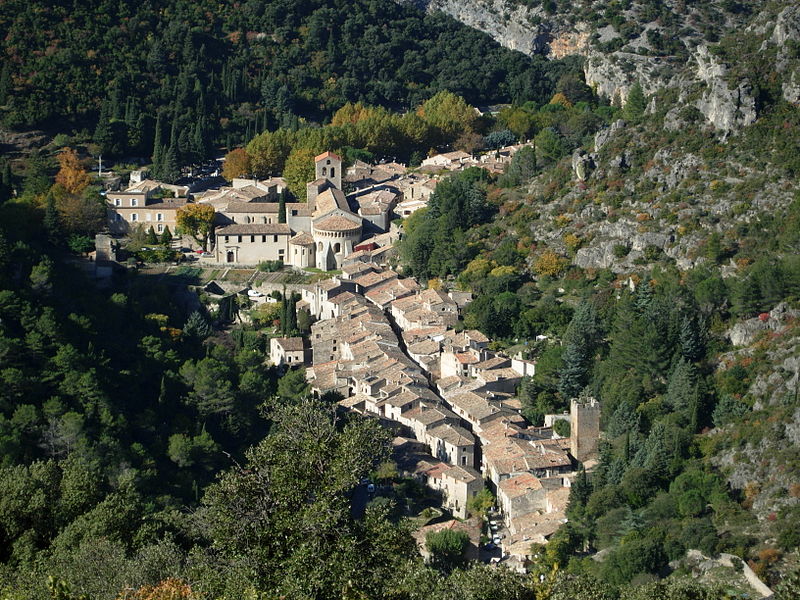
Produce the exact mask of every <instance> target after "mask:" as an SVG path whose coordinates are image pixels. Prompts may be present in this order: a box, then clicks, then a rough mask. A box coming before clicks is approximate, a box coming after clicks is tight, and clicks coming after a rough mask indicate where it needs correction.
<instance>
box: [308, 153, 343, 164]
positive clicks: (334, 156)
mask: <svg viewBox="0 0 800 600" xmlns="http://www.w3.org/2000/svg"><path fill="white" fill-rule="evenodd" d="M325 158H333V159H336V160H338V161H341V160H342V159H341V158H339V156H338V155H337V154H334V153H333V152H323V153H322V154H319V155H317V156H315V157H314V162H319V161H321V160H323V159H325Z"/></svg>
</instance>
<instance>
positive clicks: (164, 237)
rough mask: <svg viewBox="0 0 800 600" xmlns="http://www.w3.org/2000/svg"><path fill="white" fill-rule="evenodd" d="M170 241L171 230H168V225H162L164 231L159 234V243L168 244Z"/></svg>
mask: <svg viewBox="0 0 800 600" xmlns="http://www.w3.org/2000/svg"><path fill="white" fill-rule="evenodd" d="M171 243H172V232H171V231H170V230H169V225H167V226H166V227H164V232H163V233H162V234H161V244H162V245H164V246H169V245H170V244H171Z"/></svg>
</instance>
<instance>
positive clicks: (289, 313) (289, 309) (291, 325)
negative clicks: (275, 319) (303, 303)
mask: <svg viewBox="0 0 800 600" xmlns="http://www.w3.org/2000/svg"><path fill="white" fill-rule="evenodd" d="M296 331H297V300H296V299H295V297H294V294H289V298H287V300H286V328H285V330H284V335H286V336H289V335H292V334H293V333H295V332H296Z"/></svg>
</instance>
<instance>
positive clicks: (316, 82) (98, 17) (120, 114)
mask: <svg viewBox="0 0 800 600" xmlns="http://www.w3.org/2000/svg"><path fill="white" fill-rule="evenodd" d="M0 39H2V40H3V41H2V49H3V53H4V56H5V59H4V61H3V66H2V73H0V107H2V109H0V120H2V123H3V124H4V125H5V126H6V127H8V128H11V129H30V128H33V127H41V128H46V129H47V130H50V131H53V132H58V133H62V134H67V135H69V134H77V135H79V136H80V135H81V134H83V135H84V136H91V137H93V139H94V142H95V143H96V144H97V152H99V153H102V154H103V155H104V156H106V157H121V156H139V157H150V156H155V157H156V158H162V157H161V156H160V155H161V154H162V153H163V154H164V155H166V154H167V153H172V156H170V160H171V161H173V162H175V163H177V165H178V166H180V165H184V164H190V163H194V162H198V161H200V160H202V159H205V158H207V157H209V156H211V155H213V153H214V149H215V148H219V147H220V146H225V147H228V148H233V147H234V146H236V145H239V144H240V143H242V142H245V141H248V140H249V139H250V138H252V137H253V136H254V135H256V134H257V133H261V132H263V131H266V130H274V129H276V128H278V127H281V126H283V127H289V128H298V127H301V126H303V125H304V124H307V123H313V122H323V121H324V120H326V119H327V118H329V117H330V116H331V115H332V114H333V112H334V111H336V110H337V109H338V108H340V107H341V106H342V105H344V104H345V103H346V102H359V101H361V102H364V103H367V104H369V105H374V106H384V107H388V108H392V109H395V110H400V109H402V110H405V109H409V108H413V107H416V106H417V105H418V104H420V103H421V102H422V101H424V100H425V99H427V98H429V97H431V96H432V95H434V94H435V93H436V92H438V91H441V90H445V89H446V90H450V91H451V92H454V93H456V94H459V95H461V96H463V97H464V98H465V99H466V100H467V101H468V102H470V103H472V104H481V103H492V102H511V101H520V102H522V101H525V100H538V101H541V100H543V99H546V97H548V93H549V90H550V89H551V87H552V85H553V83H554V82H555V80H556V79H557V78H558V76H559V73H558V72H559V68H558V67H557V66H556V65H554V64H548V63H547V61H545V60H544V59H541V58H538V59H531V58H528V57H525V56H523V55H521V54H519V53H516V52H512V51H509V50H506V49H504V48H501V47H500V46H499V45H497V44H496V43H495V42H493V41H492V40H491V39H490V38H489V37H488V36H486V35H483V34H480V33H478V32H476V31H474V30H471V29H469V28H467V27H465V26H463V25H460V24H458V23H457V22H456V21H454V20H452V19H450V18H448V17H445V16H443V15H441V14H431V15H422V14H420V13H418V12H416V11H414V10H413V9H411V8H408V7H401V6H399V5H397V4H395V3H393V2H388V1H384V0H380V1H378V0H369V1H366V0H365V1H362V0H359V1H357V2H343V1H337V2H322V1H313V2H295V1H278V2H261V1H257V0H253V1H248V2H242V3H236V4H234V3H215V2H184V1H181V0H172V1H159V0H157V1H155V2H150V1H147V2H131V1H126V0H121V1H111V2H108V1H97V2H95V1H92V2H74V3H71V4H69V3H68V4H65V3H63V2H36V3H29V2H16V1H11V2H3V3H2V6H0ZM573 62H574V61H573ZM573 66H574V64H573ZM565 68H566V67H565ZM156 162H158V161H156Z"/></svg>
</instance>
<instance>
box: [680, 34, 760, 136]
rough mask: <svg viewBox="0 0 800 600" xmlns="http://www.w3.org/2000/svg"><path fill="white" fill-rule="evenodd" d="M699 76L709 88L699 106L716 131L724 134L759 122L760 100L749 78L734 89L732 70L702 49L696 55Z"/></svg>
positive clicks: (698, 48)
mask: <svg viewBox="0 0 800 600" xmlns="http://www.w3.org/2000/svg"><path fill="white" fill-rule="evenodd" d="M694 58H695V61H696V62H697V77H698V78H699V79H700V81H702V82H703V83H704V84H705V86H706V91H705V92H704V93H703V96H702V98H700V99H699V100H698V101H697V103H696V104H695V106H697V109H698V110H699V111H700V112H701V113H703V116H704V117H705V118H706V120H707V121H708V122H709V123H710V124H711V125H713V126H714V128H715V129H717V130H719V131H721V132H723V133H724V134H728V133H731V132H733V131H736V130H738V129H741V128H742V127H745V126H747V125H750V124H751V123H753V122H754V121H755V120H756V116H757V115H756V100H755V97H754V96H753V89H752V86H751V85H750V82H749V81H748V80H747V79H742V80H740V81H739V82H738V85H737V86H736V87H735V88H733V89H731V88H730V87H728V83H727V81H726V78H725V76H726V74H727V72H728V68H727V66H726V65H724V64H723V63H722V62H720V61H719V60H718V59H717V58H716V57H715V56H713V55H712V54H711V53H710V52H709V51H708V47H707V46H704V45H703V46H698V47H697V49H696V50H695V54H694Z"/></svg>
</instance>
